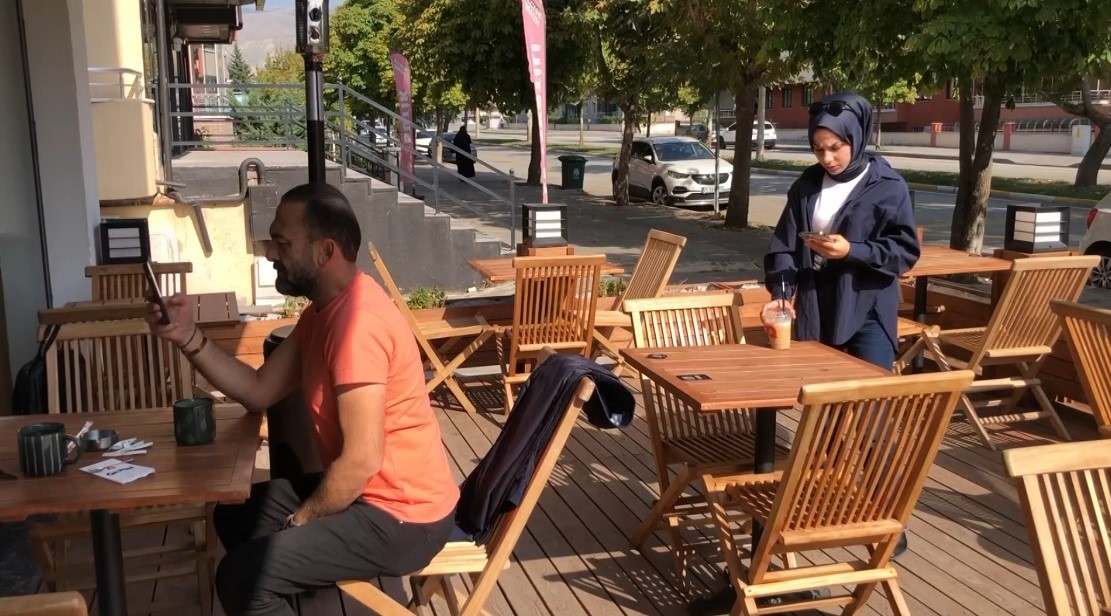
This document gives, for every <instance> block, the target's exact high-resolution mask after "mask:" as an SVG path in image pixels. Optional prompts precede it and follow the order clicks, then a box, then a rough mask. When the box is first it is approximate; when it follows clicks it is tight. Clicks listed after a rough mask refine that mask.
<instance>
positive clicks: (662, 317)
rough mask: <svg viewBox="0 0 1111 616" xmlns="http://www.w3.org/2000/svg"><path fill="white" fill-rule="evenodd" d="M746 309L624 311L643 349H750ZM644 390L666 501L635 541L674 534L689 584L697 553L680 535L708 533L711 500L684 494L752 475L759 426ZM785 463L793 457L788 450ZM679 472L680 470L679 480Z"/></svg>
mask: <svg viewBox="0 0 1111 616" xmlns="http://www.w3.org/2000/svg"><path fill="white" fill-rule="evenodd" d="M742 303H743V300H742V298H741V296H740V294H737V293H714V294H702V295H691V296H681V295H677V296H672V297H659V298H652V299H636V300H629V301H627V302H625V309H626V310H627V311H628V312H629V314H630V316H631V317H632V321H633V341H634V344H636V347H637V348H649V347H695V346H713V345H720V344H743V343H744V341H745V338H744V331H743V330H742V329H741V317H740V307H741V304H742ZM640 384H641V391H642V392H643V393H644V408H645V412H646V414H647V421H648V432H649V435H650V436H651V438H652V453H653V456H654V457H655V460H656V475H657V479H658V481H659V484H660V498H659V499H658V500H657V501H656V503H655V505H653V507H652V510H651V511H650V512H649V514H648V515H647V516H646V517H645V518H644V520H643V521H642V522H641V524H640V526H639V527H638V528H637V530H636V531H635V532H634V533H633V535H632V537H631V542H632V545H633V546H634V547H638V548H639V547H641V546H643V545H644V542H645V541H646V540H647V539H648V537H649V535H651V534H652V532H654V531H656V530H662V529H667V530H668V532H669V533H670V535H671V547H672V550H673V552H674V554H675V558H676V566H677V573H678V579H679V580H680V582H681V583H683V584H684V585H685V583H686V575H687V565H688V563H689V560H690V556H691V552H692V548H690V547H688V546H685V545H684V544H683V541H682V538H681V536H680V529H681V528H684V527H693V526H705V525H706V524H709V523H710V520H709V519H708V518H707V515H706V514H707V513H708V504H707V502H706V499H705V497H703V496H701V495H691V496H683V495H684V493H686V492H687V490H688V488H690V485H691V483H692V482H695V481H697V480H698V478H699V477H700V476H702V474H704V473H706V472H710V471H721V470H723V469H726V468H749V469H751V468H752V465H753V456H754V455H755V450H756V446H755V437H754V434H753V431H754V426H755V420H754V417H753V416H752V411H750V410H747V409H733V410H727V411H721V412H718V413H700V412H698V411H695V410H693V409H691V408H690V406H689V405H688V404H686V403H685V402H683V401H682V400H680V399H679V398H678V397H676V396H674V395H672V394H670V393H668V392H667V391H666V390H665V389H663V388H661V387H657V386H656V384H655V383H653V382H652V380H651V379H649V378H648V377H646V376H644V375H643V374H642V375H641V377H640ZM782 457H784V458H785V457H786V452H785V451H783V452H782ZM672 466H677V467H679V468H678V471H677V473H676V475H675V478H674V479H672V477H671V470H670V469H671V467H672Z"/></svg>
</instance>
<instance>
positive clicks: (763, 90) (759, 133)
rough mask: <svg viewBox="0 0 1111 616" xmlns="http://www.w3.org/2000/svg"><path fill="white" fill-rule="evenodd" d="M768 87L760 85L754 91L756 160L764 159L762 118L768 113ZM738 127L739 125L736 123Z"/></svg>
mask: <svg viewBox="0 0 1111 616" xmlns="http://www.w3.org/2000/svg"><path fill="white" fill-rule="evenodd" d="M767 92H768V89H767V87H765V86H760V89H759V90H757V91H756V160H764V118H765V117H767V115H768V108H767V104H768V95H767ZM737 126H738V128H739V127H740V126H741V125H740V124H738V125H737Z"/></svg>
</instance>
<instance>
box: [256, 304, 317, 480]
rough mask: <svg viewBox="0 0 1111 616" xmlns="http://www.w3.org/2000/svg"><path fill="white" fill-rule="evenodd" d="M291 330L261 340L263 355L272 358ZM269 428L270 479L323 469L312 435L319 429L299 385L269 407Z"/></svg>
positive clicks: (280, 329)
mask: <svg viewBox="0 0 1111 616" xmlns="http://www.w3.org/2000/svg"><path fill="white" fill-rule="evenodd" d="M292 332H293V326H292V325H285V326H282V327H278V328H275V329H274V331H272V332H270V335H269V336H267V337H266V338H265V339H264V340H263V342H262V356H263V358H267V357H269V356H270V354H271V353H273V352H274V349H276V348H278V345H280V344H281V343H282V341H283V340H285V339H286V338H287V337H288V336H289V334H291V333H292ZM266 427H267V437H266V438H267V444H268V446H269V450H270V478H271V479H292V478H293V477H298V476H300V475H304V474H306V473H315V472H320V470H321V465H320V454H319V453H318V451H317V447H316V440H315V438H314V436H313V435H314V434H316V431H315V430H313V428H312V420H311V419H310V418H309V412H308V409H306V408H305V403H304V401H303V399H302V398H301V388H300V387H298V388H297V389H295V390H294V391H293V392H292V393H290V394H289V395H288V396H286V397H285V398H284V399H282V400H281V401H279V402H278V403H277V404H275V405H274V406H272V407H270V408H268V409H266Z"/></svg>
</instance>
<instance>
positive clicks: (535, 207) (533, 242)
mask: <svg viewBox="0 0 1111 616" xmlns="http://www.w3.org/2000/svg"><path fill="white" fill-rule="evenodd" d="M521 210H522V212H521V234H522V235H523V236H524V244H525V246H529V247H531V248H537V247H547V246H566V245H567V206H566V205H560V204H540V203H525V204H522V205H521Z"/></svg>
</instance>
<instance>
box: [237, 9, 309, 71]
mask: <svg viewBox="0 0 1111 616" xmlns="http://www.w3.org/2000/svg"><path fill="white" fill-rule="evenodd" d="M274 4H277V3H271V2H267V3H266V8H265V10H262V11H256V10H254V9H253V8H251V7H250V6H245V7H243V29H242V30H240V31H239V32H238V33H237V35H236V41H235V42H236V43H237V44H238V45H239V48H240V49H241V50H243V58H244V59H245V60H247V63H248V64H250V65H251V66H253V67H255V68H256V69H257V68H259V67H260V66H262V63H263V62H265V61H266V56H267V55H269V54H272V53H274V52H276V51H280V50H282V49H293V46H294V40H295V39H294V22H295V19H294V14H293V7H292V6H274Z"/></svg>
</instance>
